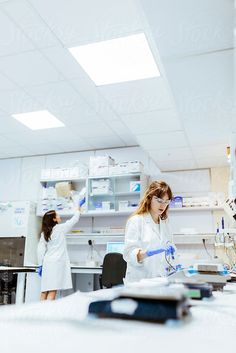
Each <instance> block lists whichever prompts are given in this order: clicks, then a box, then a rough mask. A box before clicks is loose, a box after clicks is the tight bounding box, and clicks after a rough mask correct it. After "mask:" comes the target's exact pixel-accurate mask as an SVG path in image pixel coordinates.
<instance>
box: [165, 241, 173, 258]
mask: <svg viewBox="0 0 236 353" xmlns="http://www.w3.org/2000/svg"><path fill="white" fill-rule="evenodd" d="M165 253H166V255H167V256H168V255H171V256H174V253H175V248H174V247H173V245H170V244H169V245H167V247H166V250H165Z"/></svg>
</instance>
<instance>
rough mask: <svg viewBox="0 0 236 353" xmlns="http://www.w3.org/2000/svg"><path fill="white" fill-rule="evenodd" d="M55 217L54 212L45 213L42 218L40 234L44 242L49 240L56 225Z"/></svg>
mask: <svg viewBox="0 0 236 353" xmlns="http://www.w3.org/2000/svg"><path fill="white" fill-rule="evenodd" d="M56 216H57V215H56V212H55V211H54V210H51V211H48V212H46V213H45V215H44V216H43V220H42V230H41V232H42V233H43V235H44V239H45V240H46V241H49V240H50V239H51V238H50V237H51V234H52V229H53V227H54V226H55V225H56V224H57V221H55V218H56Z"/></svg>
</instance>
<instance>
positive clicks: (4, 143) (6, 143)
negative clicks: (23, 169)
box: [0, 134, 18, 152]
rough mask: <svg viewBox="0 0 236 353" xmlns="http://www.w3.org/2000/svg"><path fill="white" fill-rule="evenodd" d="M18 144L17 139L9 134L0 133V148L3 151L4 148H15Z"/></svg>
mask: <svg viewBox="0 0 236 353" xmlns="http://www.w3.org/2000/svg"><path fill="white" fill-rule="evenodd" d="M17 145H18V141H15V140H14V139H13V138H11V136H8V135H2V134H1V135H0V149H3V151H4V152H5V149H6V148H8V147H9V148H11V147H13V148H15V147H17Z"/></svg>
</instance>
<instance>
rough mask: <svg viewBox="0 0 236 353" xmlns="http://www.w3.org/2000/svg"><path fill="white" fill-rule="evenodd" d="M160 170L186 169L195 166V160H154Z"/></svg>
mask: <svg viewBox="0 0 236 353" xmlns="http://www.w3.org/2000/svg"><path fill="white" fill-rule="evenodd" d="M156 163H157V166H158V167H159V168H160V169H161V171H173V170H188V169H195V168H197V164H196V162H194V161H193V160H192V159H190V160H182V161H170V162H158V161H157V162H156Z"/></svg>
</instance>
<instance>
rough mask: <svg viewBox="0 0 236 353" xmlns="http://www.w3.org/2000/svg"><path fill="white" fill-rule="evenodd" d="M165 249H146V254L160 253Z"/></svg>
mask: <svg viewBox="0 0 236 353" xmlns="http://www.w3.org/2000/svg"><path fill="white" fill-rule="evenodd" d="M164 251H166V248H157V249H155V250H147V252H146V254H147V256H153V255H157V254H161V253H162V252H164Z"/></svg>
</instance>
